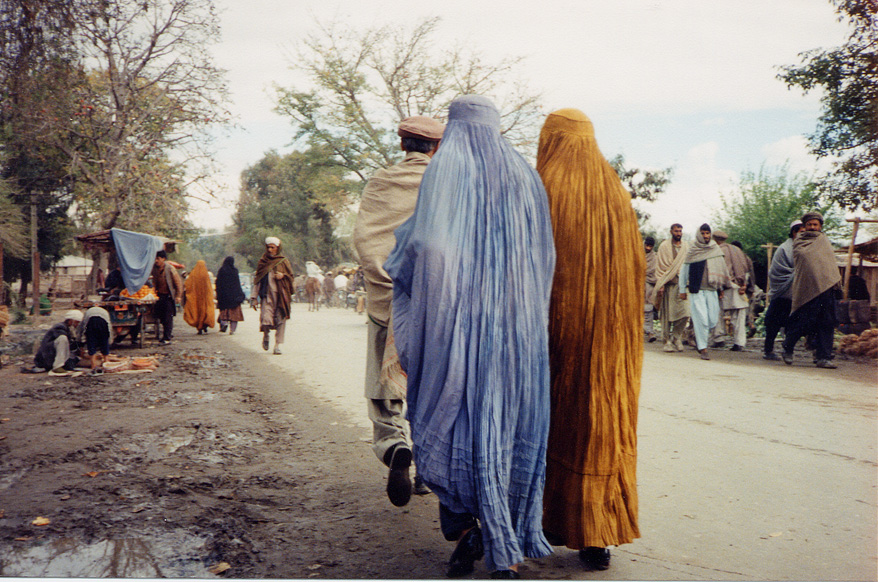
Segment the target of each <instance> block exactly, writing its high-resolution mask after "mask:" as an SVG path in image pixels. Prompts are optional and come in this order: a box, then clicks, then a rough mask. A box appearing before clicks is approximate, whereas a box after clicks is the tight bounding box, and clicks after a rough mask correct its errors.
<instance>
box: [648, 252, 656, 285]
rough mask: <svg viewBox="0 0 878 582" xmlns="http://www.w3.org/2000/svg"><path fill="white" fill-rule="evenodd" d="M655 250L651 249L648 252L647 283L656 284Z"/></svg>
mask: <svg viewBox="0 0 878 582" xmlns="http://www.w3.org/2000/svg"><path fill="white" fill-rule="evenodd" d="M655 267H656V259H655V251H653V250H651V251H649V252H648V253H646V283H647V285H655V281H656V278H655Z"/></svg>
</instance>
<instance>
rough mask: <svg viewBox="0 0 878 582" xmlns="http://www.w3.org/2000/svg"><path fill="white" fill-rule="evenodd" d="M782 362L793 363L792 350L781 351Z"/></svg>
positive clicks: (788, 364) (790, 364) (789, 364)
mask: <svg viewBox="0 0 878 582" xmlns="http://www.w3.org/2000/svg"><path fill="white" fill-rule="evenodd" d="M783 363H784V364H786V365H787V366H792V365H793V352H786V351H785V352H784V353H783Z"/></svg>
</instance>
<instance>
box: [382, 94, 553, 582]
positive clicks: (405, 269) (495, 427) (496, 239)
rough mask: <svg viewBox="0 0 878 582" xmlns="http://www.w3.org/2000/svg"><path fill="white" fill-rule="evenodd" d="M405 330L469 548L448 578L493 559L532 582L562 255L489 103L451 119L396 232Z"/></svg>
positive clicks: (439, 478) (463, 103)
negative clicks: (521, 569) (551, 316)
mask: <svg viewBox="0 0 878 582" xmlns="http://www.w3.org/2000/svg"><path fill="white" fill-rule="evenodd" d="M396 240H397V243H396V247H395V249H394V250H393V252H392V253H391V255H390V256H389V257H388V259H387V262H386V263H385V265H384V268H385V269H386V270H387V272H388V273H389V274H390V276H391V277H392V278H393V320H392V321H393V330H394V334H395V339H396V347H397V350H398V352H399V359H400V363H401V364H402V367H403V369H404V370H405V371H406V373H407V374H408V393H407V401H408V420H409V422H410V424H411V431H412V440H413V442H414V457H415V465H416V466H417V467H418V474H419V475H420V476H421V477H422V478H423V480H424V482H425V483H426V484H427V485H428V486H429V487H430V488H431V489H432V490H433V491H434V492H435V493H436V495H437V497H438V498H439V501H440V508H439V509H440V525H441V528H442V533H443V534H444V535H445V538H446V539H447V540H449V541H454V540H457V541H458V544H457V547H456V548H455V550H454V552H453V553H452V555H451V560H450V562H449V568H448V572H447V575H448V576H449V577H456V576H463V575H465V574H468V573H470V572H472V571H473V569H474V562H475V561H476V560H478V559H479V558H481V557H482V555H483V554H484V556H485V559H486V565H487V567H488V569H489V570H490V571H492V577H494V578H518V577H519V576H518V572H517V567H518V564H519V563H520V562H521V561H522V560H523V559H524V557H525V556H527V557H533V558H536V557H542V556H546V555H548V554H550V553H551V552H552V550H551V546H549V544H548V543H547V541H546V539H545V537H544V536H543V533H542V525H541V524H542V516H541V511H542V502H543V485H544V482H545V470H546V441H547V437H548V430H549V353H548V310H549V297H550V294H551V289H552V273H553V271H554V268H555V247H554V243H553V240H552V225H551V221H550V218H549V208H548V202H547V198H546V191H545V189H544V188H543V184H542V181H541V180H540V177H539V175H538V174H537V173H536V171H535V170H534V169H533V168H532V167H531V166H530V165H529V164H528V163H527V161H526V160H525V159H524V158H523V157H522V156H521V155H520V154H518V153H517V152H516V151H515V150H514V149H513V148H512V146H511V145H510V144H509V143H508V142H507V141H506V139H505V138H503V136H502V135H501V134H500V115H499V112H498V111H497V109H496V107H494V105H493V104H492V103H491V102H490V101H489V100H488V99H485V98H484V97H479V96H473V95H469V96H463V97H459V98H457V99H455V100H454V101H453V102H452V103H451V106H450V108H449V112H448V126H447V128H446V130H445V134H444V136H443V138H442V145H441V146H440V147H439V150H438V152H437V153H436V155H435V156H434V157H433V159H432V161H431V162H430V165H429V166H428V167H427V171H426V172H425V173H424V178H423V181H422V182H421V187H420V191H419V194H418V202H417V206H416V207H415V212H414V214H413V215H412V216H411V218H409V219H408V220H407V221H406V222H405V223H404V224H403V225H402V226H400V227H399V228H398V229H397V230H396Z"/></svg>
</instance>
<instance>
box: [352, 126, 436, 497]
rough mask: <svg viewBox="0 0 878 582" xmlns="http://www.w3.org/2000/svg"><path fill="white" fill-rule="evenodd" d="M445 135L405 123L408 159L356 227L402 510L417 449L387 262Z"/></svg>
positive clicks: (378, 446)
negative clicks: (412, 444)
mask: <svg viewBox="0 0 878 582" xmlns="http://www.w3.org/2000/svg"><path fill="white" fill-rule="evenodd" d="M443 131H445V125H444V124H442V123H440V122H438V121H436V120H435V119H431V118H429V117H424V116H420V115H418V116H414V117H408V118H406V119H404V120H403V121H402V122H401V123H400V124H399V128H398V130H397V133H398V134H399V136H400V138H401V139H400V147H401V148H402V150H403V151H404V152H405V158H404V159H403V160H402V161H401V162H400V163H398V164H396V165H395V166H391V167H389V168H384V169H381V170H378V171H377V172H375V174H373V175H372V178H371V179H370V180H369V182H367V183H366V187H365V188H363V195H362V197H361V199H360V210H359V213H358V214H357V222H356V224H355V225H354V236H353V242H354V248H355V249H356V251H357V255H358V256H359V259H360V264H361V265H362V267H363V273H364V275H365V283H366V294H367V303H366V306H367V317H368V321H367V323H368V326H369V331H368V335H367V341H366V390H365V394H366V402H367V404H366V405H367V407H368V411H369V419H370V420H371V421H372V452H374V453H375V455H376V456H377V457H378V459H379V460H380V461H382V462H383V463H384V464H385V465H387V467H389V469H390V470H389V474H388V476H387V496H388V498H389V499H390V502H391V503H392V504H393V505H396V506H398V507H400V506H403V505H405V504H406V503H408V502H409V499H410V498H411V495H412V483H411V479H410V477H409V467H410V465H411V462H412V450H411V447H410V445H409V435H408V427H407V426H406V421H405V390H406V378H405V374H404V373H403V372H402V368H400V366H399V359H398V358H397V357H396V348H395V347H394V342H393V333H392V332H391V333H388V326H389V325H390V307H391V300H392V299H393V281H391V279H390V276H389V275H388V274H387V271H385V270H384V261H386V260H387V255H389V254H390V251H392V250H393V245H394V244H395V243H396V238H395V237H394V236H393V231H394V230H396V229H397V227H399V226H400V225H401V224H402V223H403V222H404V221H405V220H406V219H407V218H408V217H409V216H411V215H412V212H414V210H415V202H416V201H417V200H418V187H419V186H420V185H421V178H423V177H424V170H426V169H427V164H429V163H430V158H432V157H433V154H434V153H436V148H438V147H439V141H440V140H441V139H442V132H443ZM420 490H421V491H423V486H422V487H421V488H420ZM423 492H426V491H423Z"/></svg>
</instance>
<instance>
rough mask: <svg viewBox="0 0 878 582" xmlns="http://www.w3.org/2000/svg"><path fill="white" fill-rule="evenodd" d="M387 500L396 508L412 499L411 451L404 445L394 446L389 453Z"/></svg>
mask: <svg viewBox="0 0 878 582" xmlns="http://www.w3.org/2000/svg"><path fill="white" fill-rule="evenodd" d="M387 466H388V467H390V472H389V473H388V474H387V498H388V499H390V502H391V503H392V504H394V505H395V506H397V507H402V506H403V505H405V504H406V503H408V502H409V499H411V498H412V480H411V478H410V477H409V469H410V468H411V466H412V450H411V449H410V448H408V447H407V446H406V445H396V446H395V447H393V449H392V450H391V453H390V462H389V463H388V464H387Z"/></svg>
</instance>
